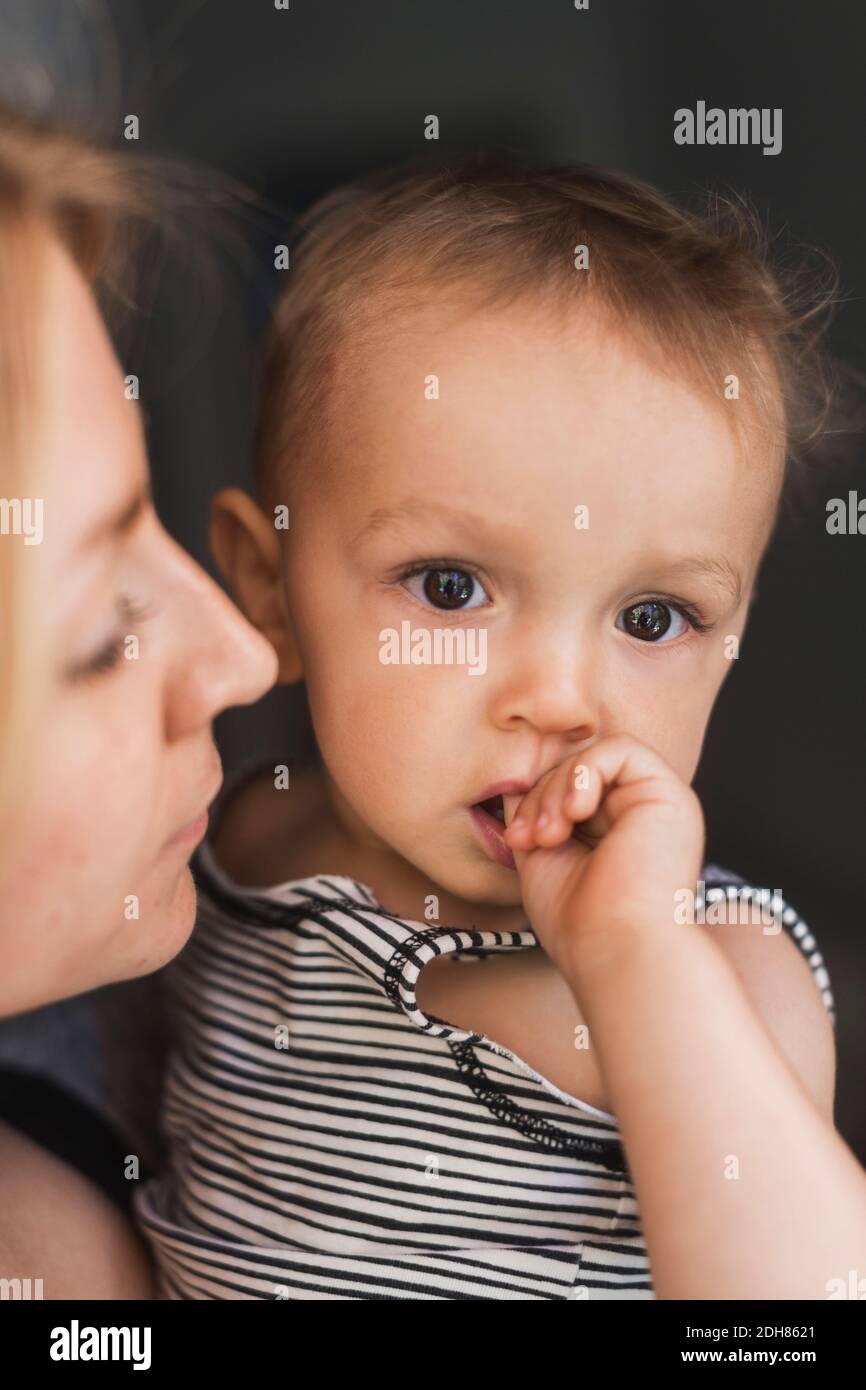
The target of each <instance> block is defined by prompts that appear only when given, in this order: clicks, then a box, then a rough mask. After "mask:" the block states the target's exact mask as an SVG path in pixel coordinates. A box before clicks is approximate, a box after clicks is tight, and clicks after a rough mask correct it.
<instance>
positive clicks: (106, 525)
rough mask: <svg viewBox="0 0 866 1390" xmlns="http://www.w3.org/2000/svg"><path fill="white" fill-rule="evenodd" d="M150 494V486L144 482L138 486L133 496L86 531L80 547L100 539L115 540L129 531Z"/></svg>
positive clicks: (87, 545) (86, 546)
mask: <svg viewBox="0 0 866 1390" xmlns="http://www.w3.org/2000/svg"><path fill="white" fill-rule="evenodd" d="M150 500H151V494H150V486H149V485H148V484H145V485H144V486H143V487H141V488H139V490H138V492H136V493H135V494H134V496H132V497H129V498H127V500H126V501H125V502H124V503H123V504H122V506H120V507H118V508H117V510H116V511H115V512H113V513H112V514H111V515H110V516H106V517H102V518H101V519H100V520H99V521H98V522H97V524H96V525H95V526H94V527H93V528H92V530H90V531H88V533H87V534H86V536H85V537H84V539H83V540H82V542H81V547H80V548H81V549H82V550H88V549H90V548H91V547H92V546H94V545H98V544H99V542H100V541H104V540H117V539H119V538H120V537H122V536H125V535H126V534H127V532H129V531H131V530H132V528H133V526H134V525H135V523H136V522H137V521H138V519H139V517H140V516H141V514H142V512H143V511H144V510H145V508H146V507H147V506H149V505H150Z"/></svg>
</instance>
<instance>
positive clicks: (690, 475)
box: [284, 306, 780, 905]
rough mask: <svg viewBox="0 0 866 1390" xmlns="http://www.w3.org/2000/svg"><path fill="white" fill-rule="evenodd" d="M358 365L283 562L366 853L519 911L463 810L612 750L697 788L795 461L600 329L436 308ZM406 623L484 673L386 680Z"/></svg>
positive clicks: (341, 396)
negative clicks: (708, 735) (608, 743)
mask: <svg viewBox="0 0 866 1390" xmlns="http://www.w3.org/2000/svg"><path fill="white" fill-rule="evenodd" d="M358 357H361V358H362V360H363V362H364V366H363V369H362V374H361V376H360V377H358V376H357V375H356V376H355V377H354V378H353V379H352V382H351V383H349V380H348V377H349V374H348V372H347V374H346V376H347V381H346V383H345V384H344V383H343V382H342V381H338V384H337V395H336V402H337V404H336V411H337V414H338V417H339V418H338V422H337V426H336V428H335V429H334V430H333V433H331V432H330V431H329V450H330V452H329V457H328V460H327V465H326V468H325V470H324V472H323V474H322V476H321V479H317V480H316V482H315V483H309V484H308V485H306V486H305V488H304V489H303V491H302V493H301V496H300V498H299V501H298V504H297V505H293V507H292V512H291V529H290V531H289V533H288V539H287V543H286V546H285V552H284V556H285V575H284V580H285V586H286V597H287V601H288V608H289V612H290V614H291V620H292V623H293V626H294V641H295V642H296V644H297V651H298V653H299V656H300V659H301V662H302V666H303V674H304V677H305V679H306V682H307V688H308V692H309V700H310V707H311V711H312V717H313V722H314V726H315V732H316V736H317V741H318V745H319V748H320V751H321V754H322V758H323V760H324V763H325V765H326V768H327V770H328V772H329V773H330V777H331V779H332V782H333V783H334V784H335V786H336V788H337V789H338V791H339V794H340V795H339V798H338V805H339V807H340V814H341V816H342V817H343V819H344V822H345V824H346V825H347V826H348V827H349V828H350V831H351V833H352V834H353V835H354V836H356V837H357V838H358V839H360V840H361V841H364V842H366V843H368V844H370V845H376V846H379V847H381V846H382V844H384V845H387V846H389V847H390V848H391V849H393V850H396V851H397V852H398V853H399V855H401V856H402V857H403V858H405V859H406V860H408V861H409V862H410V863H412V864H413V865H415V866H416V868H417V869H419V870H420V871H421V872H422V873H423V874H424V875H425V876H426V877H428V878H429V879H430V881H431V885H437V884H438V885H441V886H442V887H444V888H445V889H447V890H448V891H450V892H452V893H455V894H459V895H460V896H462V897H463V898H466V899H468V900H470V901H485V902H491V903H502V904H511V905H514V904H518V903H519V902H520V888H519V882H518V877H517V874H516V872H515V871H514V869H513V868H509V867H507V866H506V865H505V864H503V863H501V862H498V861H497V858H496V857H495V851H492V850H491V847H490V843H489V841H488V840H486V839H485V836H484V834H483V833H481V832H480V831H479V829H478V825H477V818H476V817H475V816H473V814H471V812H470V808H471V807H472V806H473V804H474V803H477V802H478V801H479V800H480V799H482V798H483V797H485V795H486V794H487V793H488V790H489V789H490V788H491V787H492V786H495V785H496V784H498V783H500V782H502V781H505V780H513V781H515V782H518V783H521V784H524V785H525V786H526V787H528V786H530V785H532V784H533V783H534V782H535V781H536V780H537V779H538V777H539V776H540V775H541V774H542V773H544V772H546V771H547V770H548V769H549V768H551V767H552V766H554V765H555V764H558V763H559V762H561V761H562V760H563V759H565V758H566V757H568V756H570V755H571V754H579V753H580V751H581V750H583V749H586V748H588V747H589V746H590V745H591V744H593V743H594V742H596V741H598V740H599V739H600V738H602V737H604V736H606V735H608V734H615V733H629V734H632V735H633V736H635V737H636V738H638V739H640V740H642V741H643V742H645V743H646V744H648V745H649V746H651V747H652V748H655V749H656V750H657V751H658V752H659V753H660V754H661V755H662V756H663V757H664V758H665V759H666V760H667V761H668V763H669V764H670V765H671V766H672V767H673V768H674V769H675V770H676V771H677V772H678V773H679V774H680V776H681V777H682V778H683V779H684V780H686V781H691V778H692V776H693V774H694V772H695V769H696V766H697V763H698V759H699V755H700V750H701V745H702V741H703V736H704V731H705V728H706V725H707V720H708V717H709V714H710V711H711V708H712V705H713V701H714V699H715V697H716V694H717V692H718V690H719V687H720V685H721V683H722V681H723V680H724V678H725V676H726V675H727V674H728V672H729V671H730V669H731V660H732V659H733V651H734V650H735V644H733V643H732V642H731V640H730V639H732V638H739V637H740V635H741V634H742V632H743V629H744V626H745V620H746V615H747V612H748V606H749V599H750V595H751V590H752V587H753V583H754V579H755V576H756V572H757V569H758V566H759V563H760V559H761V556H762V552H763V549H764V546H765V543H766V540H767V538H768V535H769V533H770V529H771V525H772V521H773V516H774V513H775V504H776V500H777V495H778V487H779V483H780V464H779V463H777V462H775V461H772V460H769V459H768V458H767V457H766V456H765V455H761V456H760V457H751V458H744V457H743V456H742V455H741V454H740V453H739V452H738V449H737V446H736V443H735V436H734V433H733V432H732V430H731V429H730V428H729V425H728V422H727V421H726V420H725V417H724V413H723V411H724V410H725V409H729V410H731V411H734V410H737V409H740V408H742V407H741V406H740V404H739V403H738V402H734V401H731V402H725V401H724V400H723V382H720V384H719V398H720V399H719V404H718V406H715V405H713V404H712V403H707V402H706V401H705V400H704V399H702V398H700V397H699V396H698V395H696V394H695V393H694V392H693V391H692V390H691V388H690V387H688V386H687V385H686V384H685V383H684V382H683V381H681V380H680V379H678V378H676V377H675V376H674V375H673V374H672V375H671V377H670V378H666V377H663V376H662V375H660V373H659V371H658V370H657V369H654V368H653V367H652V366H650V365H649V364H648V363H647V361H646V360H645V359H644V357H643V356H642V355H641V354H640V353H639V351H638V350H637V348H636V346H634V345H631V344H629V342H627V341H625V340H623V339H621V338H617V337H616V336H615V335H614V334H613V333H612V332H611V331H610V330H609V329H605V328H604V326H603V324H602V323H601V322H599V321H596V322H591V321H590V319H589V317H588V316H584V317H582V319H581V322H580V323H579V324H578V325H576V326H572V327H571V328H570V329H569V330H568V331H565V332H564V331H563V330H561V329H557V328H555V327H552V326H551V324H550V322H548V321H547V320H546V319H545V318H544V317H543V316H542V314H541V312H540V311H539V310H537V309H533V308H531V307H525V306H524V307H515V306H511V307H509V308H508V309H501V310H498V311H485V312H476V313H468V311H464V312H456V311H455V310H454V308H453V306H452V307H451V308H450V309H449V308H446V307H445V306H434V307H431V308H429V309H427V310H424V311H423V312H422V313H420V314H418V313H415V314H413V315H412V317H411V318H410V319H408V320H407V321H405V322H403V323H401V324H400V325H399V326H398V327H397V328H395V329H394V331H393V332H391V334H390V337H389V339H388V341H387V344H386V345H384V346H379V347H376V348H375V349H374V350H373V351H372V352H371V353H369V354H368V353H363V354H358ZM358 357H356V358H355V359H354V364H353V370H354V369H355V368H356V367H357V360H358ZM672 370H673V369H672ZM432 376H435V377H437V378H438V397H437V396H436V395H435V390H436V384H435V383H433V382H431V380H430V378H431V377H432ZM576 509H577V510H576ZM580 509H585V511H581V510H580ZM576 522H577V524H576ZM695 623H697V624H698V625H703V626H704V630H701V629H700V626H694V625H693V624H695ZM403 624H409V625H410V627H409V629H408V632H409V633H410V634H412V633H415V632H416V631H417V630H418V629H425V630H426V631H427V632H429V633H430V634H431V650H432V651H433V652H434V653H435V646H433V645H432V644H433V642H434V636H433V634H434V633H435V631H436V629H440V630H442V629H450V630H452V631H453V630H460V629H466V630H467V631H466V634H465V636H466V637H467V638H468V637H470V633H469V630H470V629H471V630H472V636H471V640H469V641H468V642H467V646H466V652H467V656H468V658H469V659H474V660H475V663H476V665H478V666H479V670H478V672H477V673H472V671H471V668H470V665H469V664H468V661H467V663H466V664H449V662H448V661H447V660H445V661H441V662H440V663H439V664H394V663H385V662H383V660H382V659H380V654H381V653H382V652H383V649H384V647H385V642H386V639H385V637H384V636H383V634H385V633H386V631H387V630H389V629H390V630H393V631H394V632H396V634H398V635H400V634H401V633H402V632H403V631H404V629H403V627H402V625H403ZM485 641H486V669H482V668H483V667H484V663H483V662H482V661H481V653H482V652H483V651H484V646H483V643H484V642H485ZM473 642H474V644H475V645H474V646H473V645H472V643H473ZM398 649H399V643H397V644H396V645H394V646H392V653H393V652H396V651H398ZM447 652H448V648H447V647H445V648H444V649H443V654H447ZM454 654H456V655H457V656H459V654H460V650H459V648H458V647H457V646H456V645H455V647H454V648H453V649H452V655H454Z"/></svg>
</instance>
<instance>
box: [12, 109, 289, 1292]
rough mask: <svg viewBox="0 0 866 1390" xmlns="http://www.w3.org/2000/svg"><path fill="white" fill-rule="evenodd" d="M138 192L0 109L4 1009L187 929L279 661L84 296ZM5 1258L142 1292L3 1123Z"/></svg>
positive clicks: (149, 966)
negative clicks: (176, 517)
mask: <svg viewBox="0 0 866 1390" xmlns="http://www.w3.org/2000/svg"><path fill="white" fill-rule="evenodd" d="M151 202H152V200H151V198H150V196H149V195H148V194H147V192H146V190H145V185H144V183H143V181H141V180H138V179H135V178H133V176H132V174H131V172H130V169H129V167H128V166H126V165H125V164H123V162H122V161H119V160H116V159H115V158H114V157H112V156H109V155H107V154H103V153H98V152H96V151H91V150H88V149H86V148H84V147H83V146H80V145H78V144H77V143H75V142H74V141H71V140H70V139H68V138H67V137H64V136H61V135H59V134H58V133H56V132H51V131H48V130H45V129H41V128H38V129H37V128H35V127H32V126H30V125H28V124H27V123H25V122H23V121H21V120H20V119H17V118H15V117H12V116H11V115H10V114H9V113H6V112H2V111H0V470H2V473H0V494H2V496H0V586H2V587H0V592H2V612H0V651H2V676H0V719H2V742H0V830H2V841H0V846H2V849H0V950H2V957H0V958H2V962H3V970H2V976H0V1015H8V1014H13V1013H18V1012H20V1011H22V1010H26V1009H32V1008H35V1007H36V1006H37V1005H40V1004H44V1003H47V1002H49V1001H51V1000H57V999H61V998H65V997H68V996H70V995H73V994H77V993H80V992H81V991H84V990H89V989H92V988H94V987H96V986H99V985H103V984H107V983H109V982H111V981H117V980H123V979H130V978H132V977H134V976H140V975H143V974H146V973H148V972H149V971H153V970H155V969H157V968H158V967H159V966H161V965H162V964H164V963H165V962H166V961H167V960H169V959H170V958H171V957H172V956H174V955H175V954H176V953H177V951H178V950H180V948H181V946H182V945H183V944H184V942H185V941H186V939H187V937H188V935H189V933H190V931H191V929H192V925H193V919H194V911H195V894H194V887H193V883H192V879H191V876H190V872H189V867H188V862H189V858H190V855H191V854H192V852H193V850H194V849H195V847H196V845H197V844H198V843H199V841H200V840H201V838H202V836H203V835H204V831H205V826H206V821H207V806H208V803H209V802H210V801H211V800H212V798H213V797H214V795H215V793H216V791H217V788H218V786H219V784H220V780H221V769H220V762H219V757H218V754H217V751H216V748H215V746H214V743H213V739H212V734H211V721H212V720H213V718H214V716H215V715H216V714H218V713H219V712H220V711H221V710H222V709H224V708H226V707H227V706H229V705H237V704H244V703H248V702H250V701H253V700H255V699H257V698H258V697H259V696H260V695H261V694H262V693H263V692H264V691H265V690H266V689H267V688H268V687H269V686H270V685H271V684H272V683H273V680H274V677H275V674H276V671H275V667H276V658H275V655H274V652H273V650H272V648H271V647H270V646H269V644H268V643H267V642H266V641H265V640H264V639H263V638H262V637H260V636H259V635H258V633H256V632H255V631H254V630H253V629H252V628H251V627H249V626H248V625H247V623H246V622H245V621H244V620H243V619H242V618H241V616H240V615H239V613H238V612H237V611H236V610H235V608H234V607H233V606H232V605H231V603H230V602H229V601H228V599H227V598H226V597H225V596H224V595H223V594H222V592H221V590H220V589H219V588H218V587H217V586H216V585H215V584H213V583H212V582H211V581H210V580H209V579H208V578H207V576H206V575H205V574H204V573H203V572H202V571H201V570H200V569H198V568H197V566H196V565H195V564H194V563H193V562H192V561H191V560H190V558H189V557H188V556H187V555H186V554H185V553H184V552H183V551H182V550H181V549H180V548H179V547H178V546H177V545H176V544H175V543H174V542H173V541H172V540H171V539H170V537H169V536H168V535H167V534H166V532H165V531H164V530H163V528H162V526H161V525H160V523H159V520H158V519H157V516H156V513H155V512H154V509H153V505H152V502H151V500H150V496H149V491H148V467H147V457H146V452H145V446H144V439H143V433H142V425H141V418H140V414H139V409H138V406H137V404H136V403H135V402H134V401H132V400H129V399H127V397H126V393H125V390H124V379H123V374H122V372H121V368H120V365H119V363H118V361H117V359H116V357H115V354H114V351H113V349H112V347H111V343H110V340H109V337H108V334H107V332H106V329H105V326H104V324H103V322H102V319H101V318H100V315H99V312H98V309H97V305H96V300H95V298H94V291H95V290H96V289H97V288H99V287H100V286H101V285H102V284H103V282H104V281H105V280H106V278H107V277H109V276H114V277H115V278H116V277H117V276H118V275H121V276H122V274H123V266H122V260H119V259H118V252H119V250H121V249H122V245H123V243H124V241H126V240H127V233H128V231H129V229H130V227H131V226H132V225H134V223H135V221H136V219H137V218H139V217H140V216H141V214H143V213H146V212H147V210H148V206H149V204H150V203H151ZM0 1277H6V1278H15V1277H20V1278H27V1277H32V1278H40V1279H42V1281H43V1290H44V1295H45V1297H46V1298H64V1297H77V1298H147V1297H151V1296H152V1291H153V1290H152V1282H151V1272H150V1265H149V1262H148V1259H147V1256H146V1254H145V1252H144V1248H143V1246H142V1245H141V1243H140V1241H139V1239H138V1237H137V1236H136V1235H135V1233H134V1231H133V1228H132V1226H131V1224H130V1223H129V1222H128V1221H127V1220H126V1219H125V1217H124V1216H123V1214H122V1213H121V1212H120V1211H119V1210H118V1209H117V1208H115V1206H113V1205H112V1203H111V1202H110V1201H109V1200H108V1198H107V1197H106V1196H105V1195H104V1194H103V1193H102V1192H100V1191H99V1189H98V1188H96V1187H95V1186H93V1185H92V1184H91V1183H90V1182H89V1181H88V1180H87V1179H86V1178H85V1177H83V1176H82V1174H80V1173H78V1172H76V1171H75V1170H74V1169H73V1168H71V1167H69V1166H68V1165H66V1164H65V1163H64V1162H62V1161H61V1160H60V1159H59V1158H57V1157H56V1156H54V1155H52V1154H50V1153H48V1152H47V1151H46V1150H44V1149H42V1148H41V1147H40V1146H38V1145H37V1144H34V1143H33V1142H32V1140H30V1139H28V1138H27V1137H25V1136H24V1135H23V1134H22V1133H20V1132H18V1131H16V1130H15V1129H14V1128H13V1127H11V1126H9V1125H6V1124H0Z"/></svg>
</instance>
